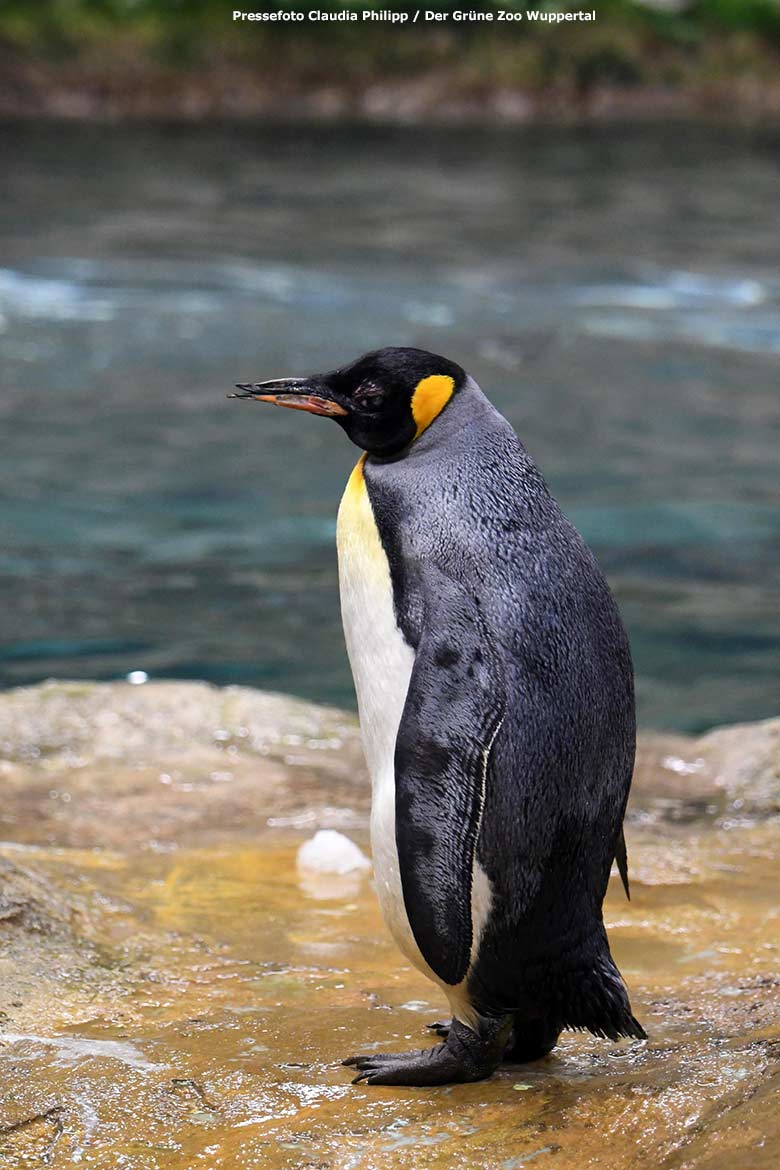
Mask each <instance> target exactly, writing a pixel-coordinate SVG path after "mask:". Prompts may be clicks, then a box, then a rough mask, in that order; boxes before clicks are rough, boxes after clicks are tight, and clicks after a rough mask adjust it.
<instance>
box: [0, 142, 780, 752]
mask: <svg viewBox="0 0 780 1170" xmlns="http://www.w3.org/2000/svg"><path fill="white" fill-rule="evenodd" d="M0 144H1V146H2V154H3V159H4V171H5V182H4V184H3V189H2V193H0V250H1V260H0V262H1V263H2V271H0V330H1V331H0V356H1V358H2V364H3V382H2V399H1V400H0V443H2V459H1V461H0V490H1V491H2V495H3V500H4V505H3V512H2V520H1V524H2V531H1V535H2V540H3V545H4V548H5V549H6V556H5V558H4V560H3V563H2V566H1V567H0V613H2V627H3V628H2V642H3V651H2V660H1V661H0V669H1V675H0V677H1V678H2V682H3V683H4V684H5V685H13V684H17V683H21V682H27V681H33V680H37V679H40V678H43V677H47V676H50V675H60V676H71V677H74V676H82V677H118V676H120V677H121V676H123V675H124V674H125V673H127V672H128V671H130V670H144V671H147V672H148V673H149V674H150V675H152V676H174V677H202V678H207V679H212V680H215V681H220V682H228V681H230V682H249V683H254V684H257V685H260V686H265V687H273V688H275V689H279V690H289V691H293V692H298V693H301V694H306V695H310V696H314V697H317V698H320V699H325V700H331V701H337V702H346V701H350V699H351V686H350V681H349V674H348V668H347V664H346V659H345V655H344V652H343V647H342V640H341V632H340V626H339V617H338V605H337V594H336V571H335V553H334V548H333V537H334V529H335V512H336V507H337V503H338V498H339V495H340V492H341V489H342V485H343V482H344V481H345V479H346V477H347V474H348V472H349V469H350V467H351V465H352V463H353V462H354V459H355V451H354V450H353V449H352V448H350V447H349V445H348V443H347V442H346V440H345V439H344V437H343V435H342V434H341V432H340V431H338V430H337V428H335V427H333V426H332V425H331V424H329V423H327V422H326V421H325V420H322V419H315V418H309V417H303V416H301V415H299V414H293V413H292V412H288V411H274V410H272V409H270V408H264V407H261V406H256V405H254V404H239V403H228V402H226V401H225V398H224V394H225V392H226V390H228V389H229V388H230V386H231V385H232V383H233V382H235V381H239V380H245V379H249V378H263V377H270V376H274V375H277V374H279V373H288V372H289V373H293V374H295V373H302V372H306V371H309V370H312V369H314V370H316V369H323V368H327V367H330V366H332V365H334V364H336V363H339V362H342V361H344V360H346V359H349V358H351V357H353V356H355V355H356V354H357V353H359V352H360V351H362V350H365V349H368V348H371V347H374V346H379V345H383V344H393V343H400V344H413V345H420V346H424V347H426V348H429V349H433V350H436V351H441V352H444V353H446V354H448V355H449V356H451V357H453V358H456V359H457V360H459V361H461V362H462V363H463V364H465V365H466V366H467V367H468V368H469V369H470V370H471V371H472V372H473V373H474V374H475V376H476V377H477V378H478V380H479V381H480V382H481V383H482V385H483V386H484V388H485V389H486V390H487V392H488V393H489V394H490V395H491V397H492V398H493V399H494V400H495V402H496V403H497V404H498V405H499V407H500V408H501V409H502V410H503V411H504V412H505V413H506V414H507V415H508V417H509V418H510V419H511V421H512V422H513V423H514V425H515V426H516V427H517V429H518V431H519V433H520V435H521V437H522V438H523V439H524V441H525V442H526V444H527V446H528V447H529V448H530V450H531V452H532V453H533V454H534V455H535V456H536V457H537V458H538V460H539V461H540V463H541V464H542V467H543V469H544V470H545V472H546V474H547V477H548V479H549V481H550V483H551V485H552V488H553V490H554V492H555V493H556V495H557V496H558V498H559V499H560V500H561V502H562V503H563V505H564V507H565V508H566V509H567V511H568V512H569V513H570V514H571V515H572V517H573V518H574V520H575V521H576V522H577V524H578V525H579V526H580V528H581V529H582V531H583V533H584V534H585V536H586V537H587V539H588V540H589V541H590V542H591V543H592V544H593V546H594V548H595V549H596V551H597V553H598V555H599V557H600V559H601V561H602V563H603V565H604V567H605V569H606V571H607V573H608V575H609V577H610V580H611V582H612V584H613V586H614V588H615V591H616V593H617V595H618V598H619V601H620V603H621V606H622V609H623V612H624V614H625V617H626V619H627V622H628V624H629V627H630V631H631V635H632V642H633V647H634V653H635V659H636V666H637V673H638V695H639V702H640V720H641V721H642V722H643V723H644V724H645V725H655V726H668V727H679V728H685V729H697V728H701V727H704V726H709V725H711V724H713V723H717V722H720V721H727V720H733V719H740V718H758V717H761V716H763V715H769V714H773V713H775V711H776V709H777V687H776V677H777V674H776V668H777V661H778V656H779V654H780V623H779V619H778V610H779V606H778V599H779V597H780V513H779V512H778V507H777V505H778V499H777V463H778V460H777V451H778V449H779V448H780V406H779V404H778V382H779V378H778V375H779V374H780V269H779V268H778V258H779V257H780V232H779V231H778V227H779V226H780V214H778V211H777V206H778V189H779V185H778V163H779V162H780V137H778V135H777V134H774V133H768V132H762V133H760V134H759V133H749V132H747V131H745V132H742V131H737V130H728V131H726V130H718V129H717V128H709V129H702V128H699V127H688V126H685V125H680V126H667V127H665V128H663V129H660V128H654V127H643V128H639V129H636V128H635V129H631V130H627V129H626V130H623V129H619V128H605V129H598V130H587V131H582V130H581V131H577V130H573V129H568V130H561V129H544V130H539V129H533V130H529V129H524V130H502V131H495V132H488V131H485V130H467V131H464V130H447V129H440V130H436V131H426V130H420V129H408V130H392V131H391V130H385V129H366V128H361V129H354V130H350V129H346V128H342V129H333V128H322V127H317V128H303V129H268V130H264V129H246V128H244V129H235V128H222V129H211V130H197V129H176V130H174V129H170V130H166V129H156V130H151V129H149V130H147V129H130V128H126V127H125V128H119V127H106V128H96V129H95V128H92V129H85V128H82V127H75V126H64V127H51V126H48V127H35V126H28V127H24V128H13V129H10V128H5V129H4V130H3V131H2V133H1V134H0Z"/></svg>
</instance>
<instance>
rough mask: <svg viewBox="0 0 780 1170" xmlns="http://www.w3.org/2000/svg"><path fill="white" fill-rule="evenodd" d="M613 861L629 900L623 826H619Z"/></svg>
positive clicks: (629, 891) (626, 855)
mask: <svg viewBox="0 0 780 1170" xmlns="http://www.w3.org/2000/svg"><path fill="white" fill-rule="evenodd" d="M615 861H616V862H617V867H618V873H619V874H620V880H621V881H622V883H623V889H624V890H625V891H626V897H627V898H628V900H629V902H630V901H631V890H630V888H629V885H628V850H627V849H626V834H625V833H624V831H623V826H622V825H621V826H620V836H619V837H618V839H617V845H616V846H615Z"/></svg>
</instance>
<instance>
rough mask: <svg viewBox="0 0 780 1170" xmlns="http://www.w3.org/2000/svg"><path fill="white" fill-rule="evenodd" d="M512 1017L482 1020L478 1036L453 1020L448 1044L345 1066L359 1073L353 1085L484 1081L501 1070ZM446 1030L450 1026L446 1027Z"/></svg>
mask: <svg viewBox="0 0 780 1170" xmlns="http://www.w3.org/2000/svg"><path fill="white" fill-rule="evenodd" d="M511 1025H512V1018H511V1016H507V1017H505V1018H503V1019H499V1020H487V1019H484V1020H483V1019H480V1021H479V1031H478V1032H475V1031H473V1030H472V1029H471V1028H469V1027H467V1026H466V1025H465V1024H463V1023H461V1021H460V1020H453V1021H452V1024H451V1026H450V1028H449V1030H448V1033H447V1039H446V1041H445V1042H444V1044H437V1045H436V1047H435V1048H428V1049H422V1050H420V1051H417V1052H391V1053H372V1054H371V1055H369V1056H351V1057H349V1059H348V1060H345V1061H344V1062H343V1063H344V1064H345V1065H349V1066H351V1067H353V1068H356V1069H357V1070H358V1075H357V1076H356V1077H355V1078H354V1079H353V1081H352V1084H353V1085H357V1084H359V1083H360V1082H361V1081H365V1082H366V1084H368V1085H449V1084H455V1083H459V1082H463V1081H482V1080H484V1079H485V1078H486V1077H489V1076H491V1075H492V1073H494V1072H495V1070H496V1068H497V1067H498V1065H499V1063H500V1061H501V1057H502V1055H503V1052H504V1048H505V1046H506V1041H507V1036H508V1033H509V1029H510V1028H511ZM445 1026H446V1025H445Z"/></svg>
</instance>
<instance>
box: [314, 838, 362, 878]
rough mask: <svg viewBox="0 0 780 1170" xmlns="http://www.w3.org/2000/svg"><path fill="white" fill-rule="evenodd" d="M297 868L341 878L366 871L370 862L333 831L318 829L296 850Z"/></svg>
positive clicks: (347, 839) (353, 843) (353, 845)
mask: <svg viewBox="0 0 780 1170" xmlns="http://www.w3.org/2000/svg"><path fill="white" fill-rule="evenodd" d="M297 861H298V868H299V869H302V870H307V871H308V872H310V873H327V874H337V875H339V876H341V875H342V874H345V873H354V872H355V871H356V870H363V869H368V868H369V867H370V865H371V862H370V861H369V860H368V858H367V857H366V855H365V854H364V853H363V851H362V850H361V849H360V848H359V847H358V846H357V845H356V844H355V842H354V841H350V839H349V837H345V836H344V834H343V833H337V832H336V830H335V829H319V830H318V831H317V832H316V833H315V834H314V836H313V837H310V838H309V840H308V841H304V843H303V845H301V847H300V849H299V850H298V858H297Z"/></svg>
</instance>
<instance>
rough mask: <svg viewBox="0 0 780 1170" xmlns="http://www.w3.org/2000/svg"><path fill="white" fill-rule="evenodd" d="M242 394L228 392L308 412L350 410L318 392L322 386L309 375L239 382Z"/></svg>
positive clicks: (327, 413) (342, 412)
mask: <svg viewBox="0 0 780 1170" xmlns="http://www.w3.org/2000/svg"><path fill="white" fill-rule="evenodd" d="M236 389H237V390H239V391H240V393H239V394H228V398H253V399H254V400H255V401H256V402H272V403H273V404H274V406H286V407H287V409H288V410H305V411H306V412H307V413H308V414H321V415H325V417H327V418H339V417H340V416H343V415H345V414H348V413H349V412H348V411H347V409H346V407H344V406H341V404H340V403H338V402H334V400H333V399H332V398H326V397H324V396H323V395H322V394H319V393H317V391H318V390H320V389H321V387H320V386H319V385H318V384H317V382H316V380H312V379H309V378H276V379H273V380H272V381H270V382H237V383H236Z"/></svg>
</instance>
